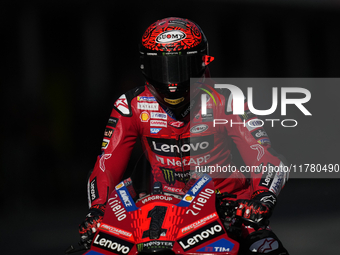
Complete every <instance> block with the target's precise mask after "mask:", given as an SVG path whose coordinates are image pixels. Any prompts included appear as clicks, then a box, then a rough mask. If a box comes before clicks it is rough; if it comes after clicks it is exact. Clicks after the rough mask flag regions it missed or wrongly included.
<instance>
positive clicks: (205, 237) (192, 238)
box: [178, 221, 224, 251]
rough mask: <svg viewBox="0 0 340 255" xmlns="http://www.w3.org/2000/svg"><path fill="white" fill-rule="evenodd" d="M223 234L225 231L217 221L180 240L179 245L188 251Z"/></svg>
mask: <svg viewBox="0 0 340 255" xmlns="http://www.w3.org/2000/svg"><path fill="white" fill-rule="evenodd" d="M223 233H224V231H223V228H222V226H221V225H220V224H219V223H218V222H217V221H215V222H212V223H210V224H208V225H206V226H205V227H202V228H200V229H198V230H197V231H195V232H193V233H191V234H188V235H186V236H185V237H183V238H181V239H179V240H178V243H179V245H180V246H181V248H182V249H183V250H184V251H187V250H190V249H192V248H194V247H196V246H198V245H200V244H202V243H205V242H207V241H209V240H211V239H213V238H215V237H218V236H220V235H222V234H223Z"/></svg>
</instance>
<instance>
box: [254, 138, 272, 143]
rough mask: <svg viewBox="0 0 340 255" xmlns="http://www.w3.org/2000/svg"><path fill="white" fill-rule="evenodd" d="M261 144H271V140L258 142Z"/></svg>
mask: <svg viewBox="0 0 340 255" xmlns="http://www.w3.org/2000/svg"><path fill="white" fill-rule="evenodd" d="M257 142H258V143H259V144H270V140H269V138H266V139H261V140H258V141H257Z"/></svg>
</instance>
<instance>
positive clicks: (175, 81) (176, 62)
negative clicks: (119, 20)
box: [139, 17, 213, 110]
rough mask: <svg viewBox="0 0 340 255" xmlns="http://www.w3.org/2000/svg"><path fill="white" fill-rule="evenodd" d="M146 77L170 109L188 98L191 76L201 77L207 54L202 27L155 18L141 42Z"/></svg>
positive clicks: (157, 96)
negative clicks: (156, 19)
mask: <svg viewBox="0 0 340 255" xmlns="http://www.w3.org/2000/svg"><path fill="white" fill-rule="evenodd" d="M139 50H140V59H141V65H140V68H141V70H142V73H143V75H144V76H145V79H146V80H147V82H148V86H149V89H150V91H151V93H152V94H153V95H154V96H155V98H156V99H157V101H158V102H159V103H161V104H162V105H164V106H166V107H168V108H170V109H171V110H174V109H178V108H181V107H183V106H185V105H186V104H188V103H189V101H190V89H189V88H190V78H195V77H198V78H199V77H202V76H203V74H204V72H205V69H206V65H207V64H208V63H210V62H211V61H212V60H213V57H210V56H208V55H207V54H208V42H207V39H206V37H205V35H204V34H203V31H202V30H201V28H200V27H199V26H198V25H197V24H195V23H194V22H192V21H190V20H188V19H182V18H174V17H171V18H165V19H162V20H159V21H156V22H155V23H153V24H152V25H151V26H149V27H148V29H147V30H146V31H145V33H144V35H143V37H142V41H141V43H140V47H139Z"/></svg>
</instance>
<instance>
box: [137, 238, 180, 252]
mask: <svg viewBox="0 0 340 255" xmlns="http://www.w3.org/2000/svg"><path fill="white" fill-rule="evenodd" d="M174 243H175V242H173V241H160V240H155V241H149V242H146V243H139V244H136V246H137V251H138V252H142V251H144V252H151V251H152V252H155V251H157V250H171V249H172V247H173V246H174Z"/></svg>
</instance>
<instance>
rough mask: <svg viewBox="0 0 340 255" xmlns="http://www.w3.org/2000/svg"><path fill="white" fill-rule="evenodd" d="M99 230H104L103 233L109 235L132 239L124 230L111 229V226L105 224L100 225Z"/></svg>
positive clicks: (130, 234)
mask: <svg viewBox="0 0 340 255" xmlns="http://www.w3.org/2000/svg"><path fill="white" fill-rule="evenodd" d="M99 229H101V230H105V231H107V232H110V233H111V234H114V235H118V236H123V237H125V238H131V237H132V233H130V232H128V231H126V230H123V229H120V228H117V227H113V226H111V225H108V224H105V223H102V224H101V225H100V227H99Z"/></svg>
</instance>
